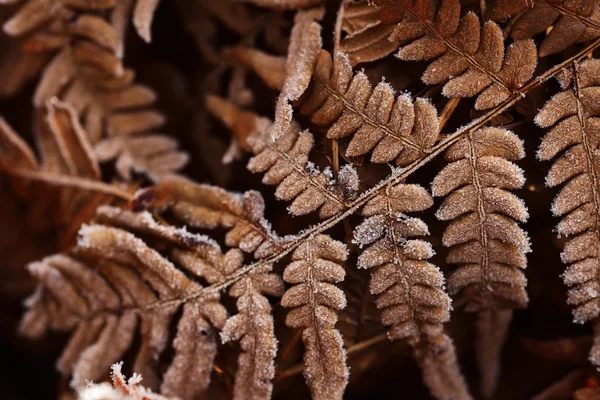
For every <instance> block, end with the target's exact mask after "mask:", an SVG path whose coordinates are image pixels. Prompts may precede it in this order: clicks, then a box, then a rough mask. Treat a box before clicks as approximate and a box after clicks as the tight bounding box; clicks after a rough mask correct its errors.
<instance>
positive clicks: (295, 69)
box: [271, 11, 323, 139]
mask: <svg viewBox="0 0 600 400" xmlns="http://www.w3.org/2000/svg"><path fill="white" fill-rule="evenodd" d="M314 17H315V15H314V12H311V11H301V12H298V13H297V14H296V17H295V19H294V28H293V29H292V34H291V37H290V45H289V48H288V56H287V59H286V66H285V72H286V77H285V80H284V82H283V87H282V89H281V93H280V94H279V98H278V99H277V105H276V106H275V122H274V124H273V126H272V127H271V135H272V136H273V138H274V139H277V138H279V136H281V135H282V134H283V133H284V132H285V131H286V130H287V129H288V127H289V126H290V124H291V122H292V116H293V109H292V106H291V105H290V102H291V101H295V100H298V99H299V98H300V96H302V94H303V93H304V91H305V90H306V89H307V88H308V85H309V83H310V79H311V76H312V73H313V70H314V68H315V64H316V62H317V57H318V56H319V51H320V50H321V47H322V45H323V43H322V40H321V25H319V24H318V23H317V22H316V21H314Z"/></svg>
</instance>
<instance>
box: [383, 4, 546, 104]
mask: <svg viewBox="0 0 600 400" xmlns="http://www.w3.org/2000/svg"><path fill="white" fill-rule="evenodd" d="M375 3H376V4H377V5H380V6H382V7H384V8H387V10H386V9H384V10H382V14H383V13H391V12H392V11H393V12H394V13H395V15H394V17H393V19H391V21H394V22H396V21H400V22H399V23H398V25H396V28H395V30H394V32H393V33H392V36H391V37H392V38H393V40H397V41H398V42H400V43H404V44H405V45H404V46H403V47H401V48H400V50H399V51H398V54H397V57H398V58H400V59H401V60H407V61H429V60H435V61H433V62H431V64H430V65H429V66H428V67H427V69H426V70H425V72H424V73H423V78H422V79H423V82H425V83H426V84H428V85H433V84H440V83H444V82H446V81H447V83H446V84H445V85H444V89H443V93H444V95H446V96H448V97H472V96H478V98H477V101H476V103H475V108H476V109H478V110H486V109H489V108H493V107H495V106H497V105H498V104H500V103H502V102H503V101H504V100H506V99H507V98H508V97H509V96H511V95H512V94H513V93H515V92H516V91H518V89H519V88H521V87H522V86H523V85H524V84H525V83H526V82H527V81H528V80H529V79H530V78H531V76H532V74H533V72H534V70H535V66H536V63H537V52H536V47H535V45H534V44H533V41H531V40H519V41H516V42H514V43H513V44H511V45H510V46H509V47H508V49H506V54H505V50H504V38H503V36H502V30H501V29H500V27H499V26H498V25H496V24H495V23H494V22H486V23H485V24H483V26H481V24H480V22H479V18H478V17H477V16H476V15H475V14H473V13H467V14H466V15H465V16H464V17H463V18H462V19H461V18H460V3H459V1H458V0H442V1H441V3H440V6H439V8H438V9H437V11H434V10H435V8H436V6H435V2H434V1H431V0H424V1H419V2H415V3H414V4H413V2H412V1H410V0H377V1H376V2H375ZM388 22H390V21H388Z"/></svg>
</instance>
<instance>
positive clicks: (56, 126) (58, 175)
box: [0, 98, 123, 248]
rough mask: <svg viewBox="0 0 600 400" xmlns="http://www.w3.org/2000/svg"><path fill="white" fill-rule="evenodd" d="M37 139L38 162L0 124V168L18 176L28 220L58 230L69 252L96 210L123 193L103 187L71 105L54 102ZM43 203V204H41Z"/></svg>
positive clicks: (45, 112) (46, 111)
mask: <svg viewBox="0 0 600 400" xmlns="http://www.w3.org/2000/svg"><path fill="white" fill-rule="evenodd" d="M35 136H36V137H35V139H36V141H37V144H38V149H39V153H40V160H39V161H38V160H37V159H36V157H35V155H34V154H33V151H32V150H31V149H30V148H29V146H28V145H27V144H26V143H25V142H24V141H23V140H22V139H20V138H19V136H18V134H17V133H15V132H14V131H13V130H12V128H11V127H10V126H9V125H8V124H7V123H6V121H4V120H3V119H0V168H2V169H3V170H5V171H6V172H7V173H8V174H10V175H12V176H13V179H12V182H13V184H14V187H15V189H16V190H17V191H18V193H19V195H20V196H22V197H23V198H24V199H25V200H27V201H28V202H30V203H31V205H32V208H31V209H30V210H29V215H30V216H29V218H30V219H31V220H32V221H34V223H35V225H36V226H37V230H39V231H44V230H46V229H52V230H54V231H58V232H59V233H58V234H56V236H57V237H59V238H60V242H59V243H58V244H59V246H60V248H68V247H70V246H72V244H73V242H74V239H75V235H76V233H77V230H78V229H79V226H80V225H81V224H82V223H84V222H87V221H89V220H90V219H91V218H92V216H93V213H94V210H95V208H96V207H97V206H98V205H100V204H103V203H108V202H111V201H113V200H114V198H115V196H116V195H118V194H119V193H123V191H121V190H119V189H118V188H117V187H113V186H111V185H104V184H102V183H101V182H100V178H101V176H100V167H99V166H98V162H97V160H96V157H95V155H94V154H93V151H92V149H91V146H90V144H89V142H88V137H87V133H86V132H85V130H84V129H83V127H82V126H81V125H80V123H79V117H78V114H77V112H76V111H75V109H73V107H71V106H70V105H69V104H67V103H63V102H61V101H59V100H57V99H55V98H53V99H51V100H50V101H48V102H47V103H46V104H45V106H44V108H43V110H41V111H40V117H39V121H38V127H37V129H36V135H35ZM66 184H68V185H66ZM40 198H42V199H44V201H36V200H37V199H40Z"/></svg>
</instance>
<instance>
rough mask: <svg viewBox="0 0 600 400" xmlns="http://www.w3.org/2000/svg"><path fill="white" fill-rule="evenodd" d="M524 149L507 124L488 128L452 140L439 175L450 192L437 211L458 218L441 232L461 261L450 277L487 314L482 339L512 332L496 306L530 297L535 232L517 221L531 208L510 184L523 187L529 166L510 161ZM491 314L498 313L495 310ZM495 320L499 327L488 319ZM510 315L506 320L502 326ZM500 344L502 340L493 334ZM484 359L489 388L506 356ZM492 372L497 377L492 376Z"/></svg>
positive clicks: (436, 191)
mask: <svg viewBox="0 0 600 400" xmlns="http://www.w3.org/2000/svg"><path fill="white" fill-rule="evenodd" d="M523 156H524V150H523V143H522V142H521V140H520V139H519V138H518V137H517V136H516V135H515V134H514V133H512V132H510V131H507V130H505V129H500V128H482V129H479V130H477V131H475V132H473V133H471V134H469V135H467V136H466V137H465V138H463V139H461V140H460V141H458V142H457V143H455V144H454V145H452V146H451V147H450V148H449V149H448V150H447V151H446V159H447V160H448V161H450V164H449V165H447V166H446V167H445V168H444V169H443V170H442V171H441V172H440V173H439V174H438V175H437V176H436V177H435V179H434V180H433V183H432V192H433V195H434V196H447V197H446V199H445V200H444V203H443V204H442V206H441V207H440V209H439V210H438V212H437V214H436V215H437V217H438V218H439V219H441V220H443V221H453V222H452V223H451V224H450V225H449V226H448V227H447V228H446V230H445V232H444V235H443V237H442V243H443V244H444V246H447V247H450V251H449V253H448V256H447V258H446V261H447V262H448V263H449V264H458V265H459V268H458V269H457V270H456V271H455V272H454V273H453V274H452V275H451V276H450V278H449V280H448V286H449V289H450V291H451V292H453V293H456V292H458V291H463V295H464V296H465V298H466V301H467V304H466V310H467V311H471V312H479V313H480V323H479V324H478V328H479V336H480V339H479V340H480V341H481V342H480V343H491V342H492V341H491V340H488V338H486V335H488V334H490V333H494V331H502V330H504V331H506V326H507V325H508V323H509V321H510V317H508V318H506V317H502V316H500V315H499V314H498V315H496V314H497V313H502V312H503V310H510V309H512V308H522V307H525V305H526V304H527V300H528V298H527V293H526V292H525V286H526V282H527V281H526V278H525V275H524V274H523V272H521V269H523V268H525V266H526V259H525V253H527V252H529V251H530V249H529V238H528V237H527V235H526V233H525V232H524V231H523V230H522V229H521V228H520V227H519V225H518V224H517V222H525V221H526V220H527V217H528V214H527V210H526V208H525V205H524V203H523V202H522V201H521V200H520V199H519V198H518V197H516V196H515V195H514V194H512V193H510V192H509V191H508V190H507V189H518V188H520V187H522V186H523V183H524V182H525V178H524V176H523V171H522V170H521V169H519V167H517V166H516V165H515V164H513V163H512V162H511V160H518V159H520V158H522V157H523ZM488 313H492V315H491V316H490V315H489V314H488ZM484 320H487V321H488V322H490V323H492V321H494V327H495V329H494V330H492V329H491V327H490V326H488V325H489V324H485V323H484ZM499 321H504V324H502V325H503V326H498V322H499ZM493 343H495V345H496V346H501V345H502V340H497V341H493ZM479 349H481V350H482V351H486V352H487V353H486V354H489V355H493V354H496V355H497V356H498V355H499V349H493V348H490V347H487V348H485V347H483V346H479ZM479 358H480V360H485V361H486V362H485V363H484V364H482V365H480V370H481V371H482V380H483V382H486V385H487V386H486V387H484V388H483V390H484V391H485V392H486V393H487V394H491V393H492V392H493V390H494V388H495V385H496V380H497V377H496V376H493V375H495V374H496V372H497V370H498V367H497V363H498V362H499V359H496V360H490V359H489V358H490V357H487V358H483V356H482V354H481V353H480V354H479ZM490 375H492V376H490Z"/></svg>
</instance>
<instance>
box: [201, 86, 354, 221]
mask: <svg viewBox="0 0 600 400" xmlns="http://www.w3.org/2000/svg"><path fill="white" fill-rule="evenodd" d="M207 103H208V107H209V110H211V112H212V113H213V114H214V115H215V116H217V117H218V118H219V119H221V121H223V122H224V123H225V125H227V126H228V127H229V128H230V129H231V130H233V131H234V134H235V135H236V137H238V138H242V139H241V140H243V141H245V143H246V144H247V146H249V147H250V149H251V151H252V153H253V154H254V157H252V158H251V159H250V160H249V161H248V169H249V170H250V171H252V172H255V173H258V172H264V173H265V176H264V178H263V183H265V184H267V185H278V186H277V190H276V191H275V196H276V197H277V198H278V199H280V200H286V201H292V200H293V201H292V204H291V205H290V206H289V208H288V210H289V212H290V213H291V214H293V215H304V214H308V213H311V212H313V211H316V210H317V209H318V210H319V216H320V217H321V218H329V217H331V216H332V215H335V214H336V213H338V212H340V210H342V209H343V208H344V207H345V206H346V204H347V203H348V201H349V200H351V199H353V198H354V197H355V196H356V193H357V191H358V183H359V182H358V174H357V172H356V170H355V169H354V168H353V167H352V166H350V165H348V166H345V167H343V168H342V169H340V172H339V174H338V177H337V179H334V178H333V174H332V172H331V170H330V169H329V168H326V169H325V170H323V171H320V170H319V169H318V168H317V167H316V166H315V165H314V164H313V163H312V162H310V161H309V157H308V156H309V153H310V151H311V149H312V147H313V145H314V141H313V135H312V134H311V133H310V132H308V131H303V132H300V131H299V126H298V125H297V124H296V123H293V124H292V125H290V126H289V127H288V128H287V130H286V131H285V132H284V133H283V135H281V136H280V137H279V138H278V139H276V140H275V141H273V140H272V136H271V132H272V129H271V126H272V124H271V121H269V120H268V119H267V118H261V117H259V116H258V115H256V114H253V113H249V112H245V111H241V110H240V109H238V108H237V107H235V106H234V105H233V104H231V103H229V102H226V101H224V100H222V99H220V98H218V97H216V96H209V97H208V99H207ZM238 141H240V140H239V139H238ZM242 146H243V145H242Z"/></svg>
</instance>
